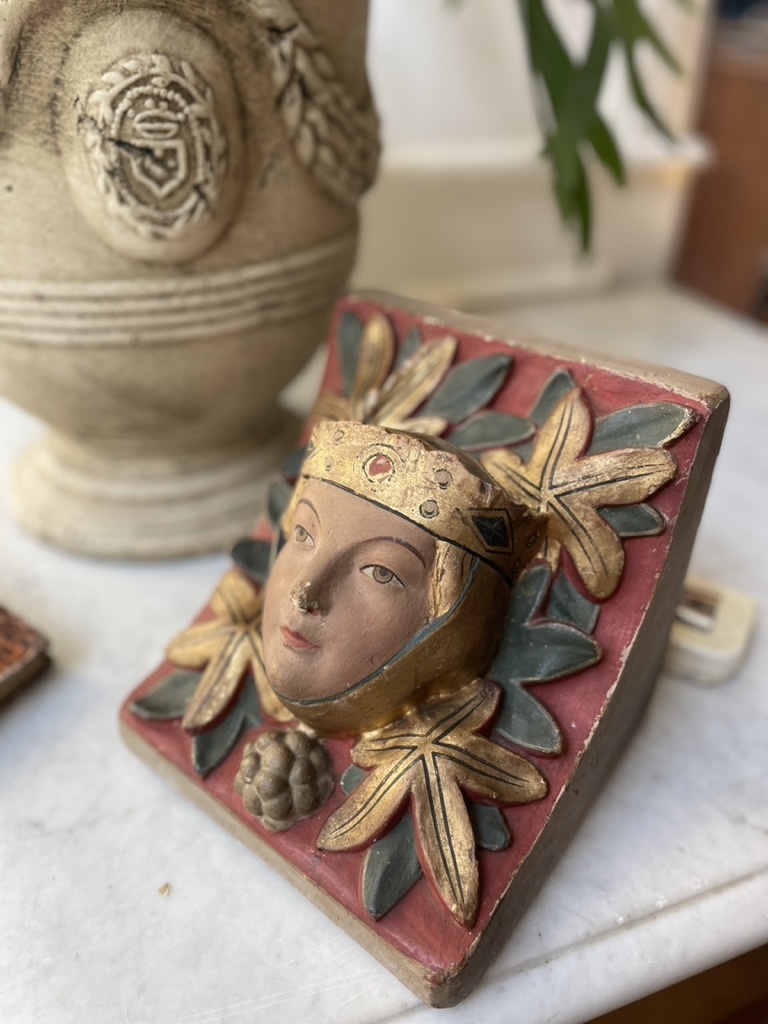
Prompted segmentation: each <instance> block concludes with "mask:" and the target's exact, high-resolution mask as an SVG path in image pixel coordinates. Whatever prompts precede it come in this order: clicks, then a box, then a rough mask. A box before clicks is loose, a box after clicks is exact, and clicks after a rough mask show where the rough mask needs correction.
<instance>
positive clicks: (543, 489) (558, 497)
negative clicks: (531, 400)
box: [481, 388, 677, 599]
mask: <svg viewBox="0 0 768 1024" xmlns="http://www.w3.org/2000/svg"><path fill="white" fill-rule="evenodd" d="M591 432H592V414H591V412H590V409H589V406H588V404H587V401H586V399H585V398H584V396H583V394H582V392H581V389H580V388H574V389H573V390H571V391H570V392H568V394H567V395H565V396H564V397H563V398H562V399H561V401H560V402H559V403H558V405H557V406H556V408H555V409H554V410H553V412H552V413H551V415H550V416H549V417H548V419H547V420H546V422H545V423H544V425H543V426H542V428H541V430H540V431H539V436H538V438H537V440H536V444H535V447H534V450H533V453H532V455H531V458H530V460H529V461H528V462H527V463H525V462H523V460H522V459H521V458H520V456H519V455H517V454H516V453H515V452H512V451H509V450H506V449H498V450H495V451H491V452H488V453H486V454H485V455H483V456H482V458H481V462H482V464H483V465H484V466H485V468H486V469H487V470H488V472H489V473H490V474H491V475H492V476H493V477H494V478H495V479H496V480H497V482H498V483H499V484H500V485H501V486H502V487H504V488H505V490H506V491H507V492H508V493H509V495H510V496H511V497H512V498H513V499H514V500H515V501H519V502H521V503H523V504H525V505H527V506H528V507H529V508H533V509H536V510H537V511H539V512H542V513H544V514H545V515H546V516H547V539H546V544H545V548H544V554H545V556H546V558H547V561H548V562H549V563H550V565H551V566H552V568H553V569H554V568H555V567H556V565H557V562H558V559H559V557H560V551H561V547H565V548H566V549H567V551H568V553H569V554H570V556H571V558H572V559H573V563H574V565H575V566H576V569H577V571H578V573H579V575H580V576H581V579H582V580H583V582H584V585H585V586H586V587H587V589H588V590H589V591H590V593H591V594H593V595H594V596H595V597H597V598H600V599H604V598H607V597H610V596H611V594H612V593H613V592H614V591H615V590H616V587H617V586H618V585H619V580H620V579H621V574H622V571H623V568H624V548H623V546H622V543H621V539H620V537H619V536H618V534H616V533H615V531H614V530H613V529H612V528H611V527H610V526H609V525H608V523H607V522H606V521H605V520H604V519H603V518H602V516H601V515H600V514H599V512H598V509H599V508H602V507H603V506H607V505H631V504H634V503H636V502H640V501H644V500H645V498H647V497H648V496H649V495H650V494H653V493H654V492H655V491H657V490H658V489H659V488H660V487H662V486H663V485H664V484H665V483H667V482H668V481H669V480H671V479H672V478H673V477H674V475H675V472H676V470H677V463H676V461H675V459H674V456H672V455H671V454H670V453H669V452H668V451H666V450H664V449H663V448H623V449H617V450H616V451H610V452H605V453H602V454H600V455H584V454H583V452H584V450H585V448H586V447H587V444H588V442H589V438H590V435H591Z"/></svg>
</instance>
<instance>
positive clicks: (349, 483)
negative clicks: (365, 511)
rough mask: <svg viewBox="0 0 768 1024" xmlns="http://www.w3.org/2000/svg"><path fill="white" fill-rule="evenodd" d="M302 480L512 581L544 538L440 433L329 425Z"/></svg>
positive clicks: (535, 521)
mask: <svg viewBox="0 0 768 1024" xmlns="http://www.w3.org/2000/svg"><path fill="white" fill-rule="evenodd" d="M301 477H302V478H307V479H315V480H324V481H326V482H328V483H330V484H333V485H335V486H336V487H342V488H343V489H344V490H346V491H349V492H350V493H352V494H356V495H358V496H359V497H361V498H364V499H365V500H366V501H371V502H373V503H374V504H376V505H379V506H381V507H382V508H386V509H388V510H389V511H391V512H394V513H395V514H396V515H399V516H402V517H403V518H404V519H407V520H409V522H411V523H414V524H415V525H416V526H420V527H421V528H422V529H424V530H426V531H427V532H428V533H431V534H432V535H433V536H434V537H436V538H438V539H440V540H445V541H448V542H449V543H451V544H455V545H456V546H457V547H460V548H463V549H464V550H465V551H468V552H470V553H471V554H473V555H476V556H477V557H478V558H481V559H482V560H483V561H484V562H486V563H487V564H488V565H490V566H492V567H493V568H494V569H496V570H497V571H498V572H499V573H501V575H502V576H504V578H505V579H506V580H507V581H508V582H509V583H513V582H514V581H515V579H516V578H517V576H518V575H519V574H520V572H521V571H522V569H523V568H524V567H525V566H526V564H527V563H528V562H529V561H530V559H531V558H532V557H533V555H534V554H535V553H536V550H537V549H538V547H539V543H540V541H541V539H542V538H543V533H544V531H543V523H544V520H543V518H542V517H541V516H539V515H537V514H535V513H532V512H531V511H530V510H529V509H527V508H525V507H524V506H522V505H518V504H517V503H516V502H514V501H512V500H511V499H510V497H509V496H508V495H507V493H506V492H505V491H504V490H503V489H502V488H501V487H499V485H498V484H497V483H496V482H495V481H494V480H493V479H492V478H491V477H490V476H489V475H488V474H487V473H486V471H485V470H484V469H483V468H482V466H481V465H480V464H479V463H478V462H476V461H475V460H474V459H472V458H470V456H468V455H467V454H466V453H465V452H463V451H461V450H460V449H458V448H455V447H454V446H453V445H450V444H448V443H447V442H445V441H442V440H440V439H439V438H434V437H425V436H422V435H420V434H409V433H405V432H403V431H395V430H389V429H387V428H386V427H379V426H374V425H371V424H363V423H354V422H324V423H321V424H319V425H318V426H317V427H316V429H315V431H314V433H313V435H312V437H311V439H310V442H309V445H308V448H307V455H306V457H305V459H304V464H303V466H302V468H301Z"/></svg>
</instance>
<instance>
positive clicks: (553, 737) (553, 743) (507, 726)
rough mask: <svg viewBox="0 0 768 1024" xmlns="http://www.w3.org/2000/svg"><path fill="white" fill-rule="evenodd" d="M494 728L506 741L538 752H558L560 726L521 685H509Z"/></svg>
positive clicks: (560, 749)
mask: <svg viewBox="0 0 768 1024" xmlns="http://www.w3.org/2000/svg"><path fill="white" fill-rule="evenodd" d="M496 732H498V733H499V735H501V736H503V737H504V739H505V740H507V741H508V742H510V743H516V744H517V745H518V746H521V747H526V748H527V749H528V750H536V751H537V752H538V753H540V754H549V755H552V756H554V755H557V754H560V753H561V752H562V749H563V738H562V735H561V733H560V728H559V726H558V725H557V722H555V720H554V718H553V717H552V715H550V713H549V712H548V711H547V709H546V708H545V707H544V705H543V704H541V703H540V702H539V701H538V700H536V698H535V697H534V696H533V695H532V694H530V693H529V692H528V691H527V690H526V689H525V687H523V686H512V687H510V688H509V689H508V690H507V695H506V699H505V700H504V704H503V706H502V709H501V713H500V714H499V717H498V719H497V720H496Z"/></svg>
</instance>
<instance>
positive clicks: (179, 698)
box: [130, 671, 202, 722]
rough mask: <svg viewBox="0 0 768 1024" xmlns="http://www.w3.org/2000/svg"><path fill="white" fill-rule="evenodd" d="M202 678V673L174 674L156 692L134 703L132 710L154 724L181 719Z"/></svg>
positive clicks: (180, 672) (131, 706)
mask: <svg viewBox="0 0 768 1024" xmlns="http://www.w3.org/2000/svg"><path fill="white" fill-rule="evenodd" d="M201 676H202V672H183V671H179V672H173V673H172V674H171V675H169V676H168V678H167V679H164V680H163V681H162V683H160V685H159V686H156V687H155V689H154V690H150V692H149V693H147V694H145V695H144V696H143V697H140V698H139V699H138V700H135V701H133V702H132V703H131V705H130V709H131V711H132V712H133V713H134V715H138V717H139V718H145V719H147V720H149V721H153V722H165V721H167V720H168V719H171V718H181V717H182V716H183V714H184V712H185V711H186V710H187V704H189V702H190V700H191V699H192V694H193V693H194V692H195V689H196V687H197V684H198V683H199V682H200V677H201Z"/></svg>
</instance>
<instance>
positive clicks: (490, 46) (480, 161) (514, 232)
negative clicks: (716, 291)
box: [355, 0, 708, 306]
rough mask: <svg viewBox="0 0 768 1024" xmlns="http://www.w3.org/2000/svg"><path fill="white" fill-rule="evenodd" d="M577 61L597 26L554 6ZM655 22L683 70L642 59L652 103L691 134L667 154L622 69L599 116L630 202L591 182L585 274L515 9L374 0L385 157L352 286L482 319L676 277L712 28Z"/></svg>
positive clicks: (669, 12)
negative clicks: (556, 196) (563, 207)
mask: <svg viewBox="0 0 768 1024" xmlns="http://www.w3.org/2000/svg"><path fill="white" fill-rule="evenodd" d="M550 3H551V6H550V10H551V11H552V12H553V14H554V16H555V17H557V19H558V21H559V23H560V24H561V25H562V27H563V31H564V32H565V33H566V39H567V43H568V45H569V48H570V49H571V52H572V53H573V54H574V55H575V54H578V53H579V52H581V51H582V50H583V48H584V46H585V43H586V40H587V38H588V32H589V27H590V12H589V4H588V3H587V2H586V0H550ZM645 9H646V11H647V12H648V14H649V15H650V16H651V17H652V18H653V20H654V23H655V24H656V25H657V26H658V27H659V30H660V32H661V34H662V35H663V37H664V38H665V39H666V40H667V41H668V43H669V45H670V48H671V49H672V50H673V51H674V52H675V54H676V55H677V56H678V59H679V60H680V62H681V63H682V64H683V65H684V67H685V68H686V73H685V75H683V76H676V75H674V74H672V73H671V72H669V71H668V70H667V69H666V67H665V66H664V65H663V64H662V63H661V61H659V59H658V58H657V57H656V56H655V55H654V54H653V53H651V52H645V53H643V54H642V57H643V60H642V67H643V70H644V72H645V74H646V81H647V85H648V90H649V92H650V93H651V95H652V96H653V98H654V99H655V100H656V102H657V104H658V107H659V109H660V110H661V111H662V112H663V114H664V116H665V118H666V119H667V121H668V123H669V124H670V125H671V126H672V127H673V128H674V130H675V131H676V132H678V133H680V134H681V138H680V141H679V142H678V144H677V145H675V146H670V145H669V144H667V143H666V142H664V140H662V139H660V138H659V136H658V135H657V133H656V132H655V131H654V129H653V128H652V127H651V126H650V125H649V123H648V122H647V120H646V119H645V118H644V117H643V115H642V114H640V113H639V112H638V111H636V110H635V109H634V107H633V105H632V103H631V100H630V98H629V90H628V85H627V82H626V75H625V74H624V70H623V66H622V63H621V61H620V60H619V59H618V57H617V58H616V59H614V60H613V62H612V64H611V67H610V69H609V74H608V77H607V81H606V85H605V88H604V90H603V94H602V96H601V108H602V110H603V112H604V114H605V115H606V117H607V118H608V119H609V121H610V122H611V124H612V126H613V128H614V131H615V132H616V134H617V136H618V137H619V139H620V142H621V146H622V149H623V151H624V153H625V156H626V160H627V164H628V169H629V172H630V181H631V186H632V187H631V189H630V190H627V191H621V192H617V191H616V189H615V188H614V186H613V185H612V183H611V182H610V181H608V179H607V176H606V175H605V173H604V172H603V171H602V170H601V169H600V168H597V169H596V172H595V173H594V174H593V176H592V178H593V187H594V195H595V208H596V214H595V237H594V246H593V252H592V255H591V257H590V259H589V260H585V259H584V258H583V257H581V256H580V254H579V253H578V246H577V245H576V242H575V239H574V237H573V236H572V235H571V234H570V233H569V232H566V231H565V230H564V229H563V228H562V227H561V225H560V223H559V220H558V217H557V213H556V210H555V208H554V201H553V199H552V196H551V188H550V179H549V171H548V169H547V168H546V166H545V165H544V164H543V163H542V162H541V161H540V160H539V158H538V151H539V149H540V145H541V139H540V135H539V131H538V127H537V124H536V118H535V116H534V111H533V102H532V94H531V83H530V78H529V74H528V67H527V59H526V54H525V48H524V42H523V39H522V34H521V30H520V26H519V19H518V10H517V3H516V0H462V2H461V3H459V4H458V5H454V4H451V3H449V2H448V0H371V23H370V36H369V56H368V66H369V73H370V77H371V82H372V86H373V89H374V92H375V95H376V100H377V105H378V108H379V112H380V115H381V118H382V127H383V139H384V145H385V150H384V157H383V161H382V167H381V172H380V177H379V181H378V183H377V185H376V186H375V187H374V191H373V192H372V193H371V195H370V196H369V197H368V198H367V199H366V200H365V202H364V204H363V215H364V220H363V225H364V230H363V237H362V245H361V253H360V260H359V263H358V270H357V273H356V276H355V283H356V284H359V285H371V286H376V287H385V288H389V289H391V290H394V291H400V292H408V293H410V294H416V295H418V296H420V297H423V298H426V299H430V300H436V301H440V302H450V303H454V304H459V305H464V306H471V305H473V304H478V303H479V304H483V303H486V302H487V301H493V300H494V299H496V298H498V299H499V300H504V299H505V298H508V297H509V296H514V295H528V294H537V293H541V292H542V291H560V290H563V289H564V290H571V289H574V288H585V287H590V288H592V287H597V286H602V285H604V284H606V283H610V282H612V281H615V280H626V279H628V278H629V279H632V278H642V279H648V278H653V277H658V276H661V275H663V274H664V273H665V271H666V269H667V266H668V263H669V260H670V257H671V253H672V250H673V247H674V244H675V239H676V233H677V227H678V223H679V219H680V214H681V210H682V207H683V204H684V202H685V197H686V192H687V184H688V182H689V181H690V175H691V172H692V171H693V169H695V168H696V167H697V166H698V165H699V164H700V163H701V160H702V155H703V152H704V151H703V149H702V147H701V146H700V145H697V144H696V143H695V142H694V141H693V140H691V139H690V137H689V136H688V135H687V134H686V133H687V130H688V128H689V126H690V123H691V118H692V112H693V107H694V103H695V98H696V93H697V87H698V68H699V66H700V61H701V53H702V49H703V43H704V36H705V31H706V24H707V21H708V18H707V16H706V9H705V8H701V9H700V10H699V11H698V12H697V13H691V11H690V10H688V9H686V8H685V7H684V6H683V5H682V4H680V3H676V2H673V0H646V6H645Z"/></svg>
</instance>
